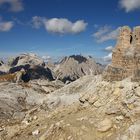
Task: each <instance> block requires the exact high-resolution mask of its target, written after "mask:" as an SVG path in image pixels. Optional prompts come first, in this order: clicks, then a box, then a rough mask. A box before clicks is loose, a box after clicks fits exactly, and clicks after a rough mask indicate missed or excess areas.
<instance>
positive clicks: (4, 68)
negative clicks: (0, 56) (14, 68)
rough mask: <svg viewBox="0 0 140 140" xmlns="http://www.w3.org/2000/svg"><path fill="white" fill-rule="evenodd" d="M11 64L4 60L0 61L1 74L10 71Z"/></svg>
mask: <svg viewBox="0 0 140 140" xmlns="http://www.w3.org/2000/svg"><path fill="white" fill-rule="evenodd" d="M9 68H10V67H9V66H8V65H6V64H4V62H3V61H0V75H2V74H5V73H7V72H8V71H9Z"/></svg>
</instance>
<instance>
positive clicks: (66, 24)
mask: <svg viewBox="0 0 140 140" xmlns="http://www.w3.org/2000/svg"><path fill="white" fill-rule="evenodd" d="M32 25H33V27H34V28H37V29H38V28H40V27H41V26H42V25H44V27H45V29H46V30H47V31H48V32H51V33H59V34H77V33H80V32H83V31H84V30H85V29H86V27H87V23H86V22H85V21H84V20H77V21H76V22H71V21H70V20H68V19H66V18H51V19H46V18H44V17H38V16H35V17H33V18H32Z"/></svg>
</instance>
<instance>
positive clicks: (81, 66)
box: [54, 55, 103, 83]
mask: <svg viewBox="0 0 140 140" xmlns="http://www.w3.org/2000/svg"><path fill="white" fill-rule="evenodd" d="M102 70H103V67H102V66H101V65H99V64H97V63H96V62H95V60H94V59H93V58H91V57H84V56H82V55H72V56H69V57H65V58H64V59H62V61H61V62H60V63H59V64H58V65H57V66H56V68H55V69H54V71H55V74H56V77H57V78H58V79H60V80H62V81H63V82H64V83H66V82H67V81H75V80H76V79H78V78H80V77H82V76H84V75H97V74H101V72H102Z"/></svg>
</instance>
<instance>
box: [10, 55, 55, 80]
mask: <svg viewBox="0 0 140 140" xmlns="http://www.w3.org/2000/svg"><path fill="white" fill-rule="evenodd" d="M11 65H12V68H10V70H9V73H14V72H17V71H20V70H21V69H24V70H25V71H26V74H25V75H23V76H22V80H23V81H24V82H28V81H29V80H33V79H47V80H50V81H52V80H54V79H53V76H52V72H51V70H50V69H49V68H47V67H45V63H44V61H43V60H42V59H41V58H39V57H37V56H36V55H34V54H23V55H20V56H18V57H16V58H15V59H13V62H11Z"/></svg>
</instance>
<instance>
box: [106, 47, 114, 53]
mask: <svg viewBox="0 0 140 140" xmlns="http://www.w3.org/2000/svg"><path fill="white" fill-rule="evenodd" d="M112 50H113V47H112V46H108V47H106V48H105V51H108V52H112Z"/></svg>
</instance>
